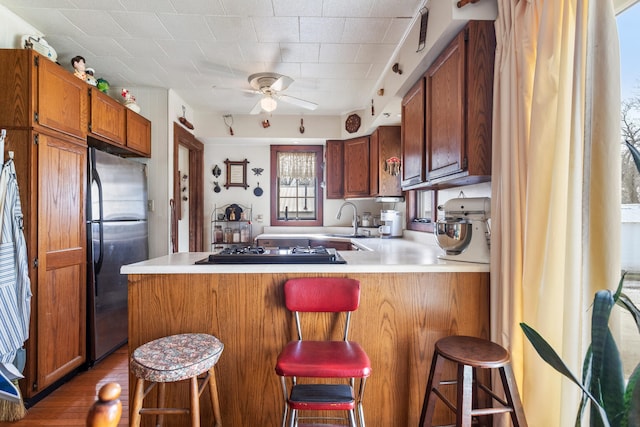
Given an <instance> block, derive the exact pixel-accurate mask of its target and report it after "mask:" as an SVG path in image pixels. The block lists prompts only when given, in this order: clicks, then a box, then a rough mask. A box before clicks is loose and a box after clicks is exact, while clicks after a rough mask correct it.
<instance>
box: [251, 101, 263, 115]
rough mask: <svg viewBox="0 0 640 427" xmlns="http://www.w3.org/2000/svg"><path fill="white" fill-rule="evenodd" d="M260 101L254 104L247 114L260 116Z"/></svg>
mask: <svg viewBox="0 0 640 427" xmlns="http://www.w3.org/2000/svg"><path fill="white" fill-rule="evenodd" d="M260 101H262V99H259V100H258V102H256V105H254V106H253V108H252V109H251V111H250V112H249V114H260V112H261V111H262V105H260Z"/></svg>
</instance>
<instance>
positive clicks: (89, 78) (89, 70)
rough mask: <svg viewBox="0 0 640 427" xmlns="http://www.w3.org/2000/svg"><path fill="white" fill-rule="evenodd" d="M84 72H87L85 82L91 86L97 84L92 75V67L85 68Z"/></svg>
mask: <svg viewBox="0 0 640 427" xmlns="http://www.w3.org/2000/svg"><path fill="white" fill-rule="evenodd" d="M85 73H86V74H87V83H89V84H90V85H91V86H98V80H97V79H96V78H95V77H94V76H93V74H94V73H95V71H94V69H93V68H87V69H86V70H85Z"/></svg>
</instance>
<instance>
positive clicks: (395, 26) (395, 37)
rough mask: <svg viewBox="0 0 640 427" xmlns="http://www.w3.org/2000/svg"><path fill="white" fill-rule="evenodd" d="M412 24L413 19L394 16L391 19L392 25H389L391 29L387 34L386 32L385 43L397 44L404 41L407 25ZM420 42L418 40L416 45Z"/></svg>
mask: <svg viewBox="0 0 640 427" xmlns="http://www.w3.org/2000/svg"><path fill="white" fill-rule="evenodd" d="M409 25H411V20H410V19H408V18H394V19H392V20H391V25H389V29H388V31H387V34H385V36H384V39H383V40H382V42H383V43H387V44H395V45H397V44H398V43H400V42H401V41H402V38H403V37H404V33H405V32H406V31H407V27H409ZM417 45H418V42H417V41H416V47H417Z"/></svg>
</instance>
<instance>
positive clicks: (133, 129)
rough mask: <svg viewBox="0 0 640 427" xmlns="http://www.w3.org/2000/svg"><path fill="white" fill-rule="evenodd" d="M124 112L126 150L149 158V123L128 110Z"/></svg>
mask: <svg viewBox="0 0 640 427" xmlns="http://www.w3.org/2000/svg"><path fill="white" fill-rule="evenodd" d="M126 112H127V148H129V149H131V150H133V151H136V152H138V153H140V154H142V155H143V156H145V157H151V122H150V121H149V120H147V119H146V118H144V117H142V116H141V115H140V114H138V113H136V112H134V111H131V110H130V109H128V108H126Z"/></svg>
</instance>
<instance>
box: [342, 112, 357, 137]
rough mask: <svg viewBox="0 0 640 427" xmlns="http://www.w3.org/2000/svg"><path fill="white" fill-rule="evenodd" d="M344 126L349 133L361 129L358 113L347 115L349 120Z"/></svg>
mask: <svg viewBox="0 0 640 427" xmlns="http://www.w3.org/2000/svg"><path fill="white" fill-rule="evenodd" d="M344 128H345V129H346V130H347V132H349V133H354V132H357V131H358V129H360V116H359V115H357V114H351V115H350V116H349V117H347V121H346V122H345V123H344Z"/></svg>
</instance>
